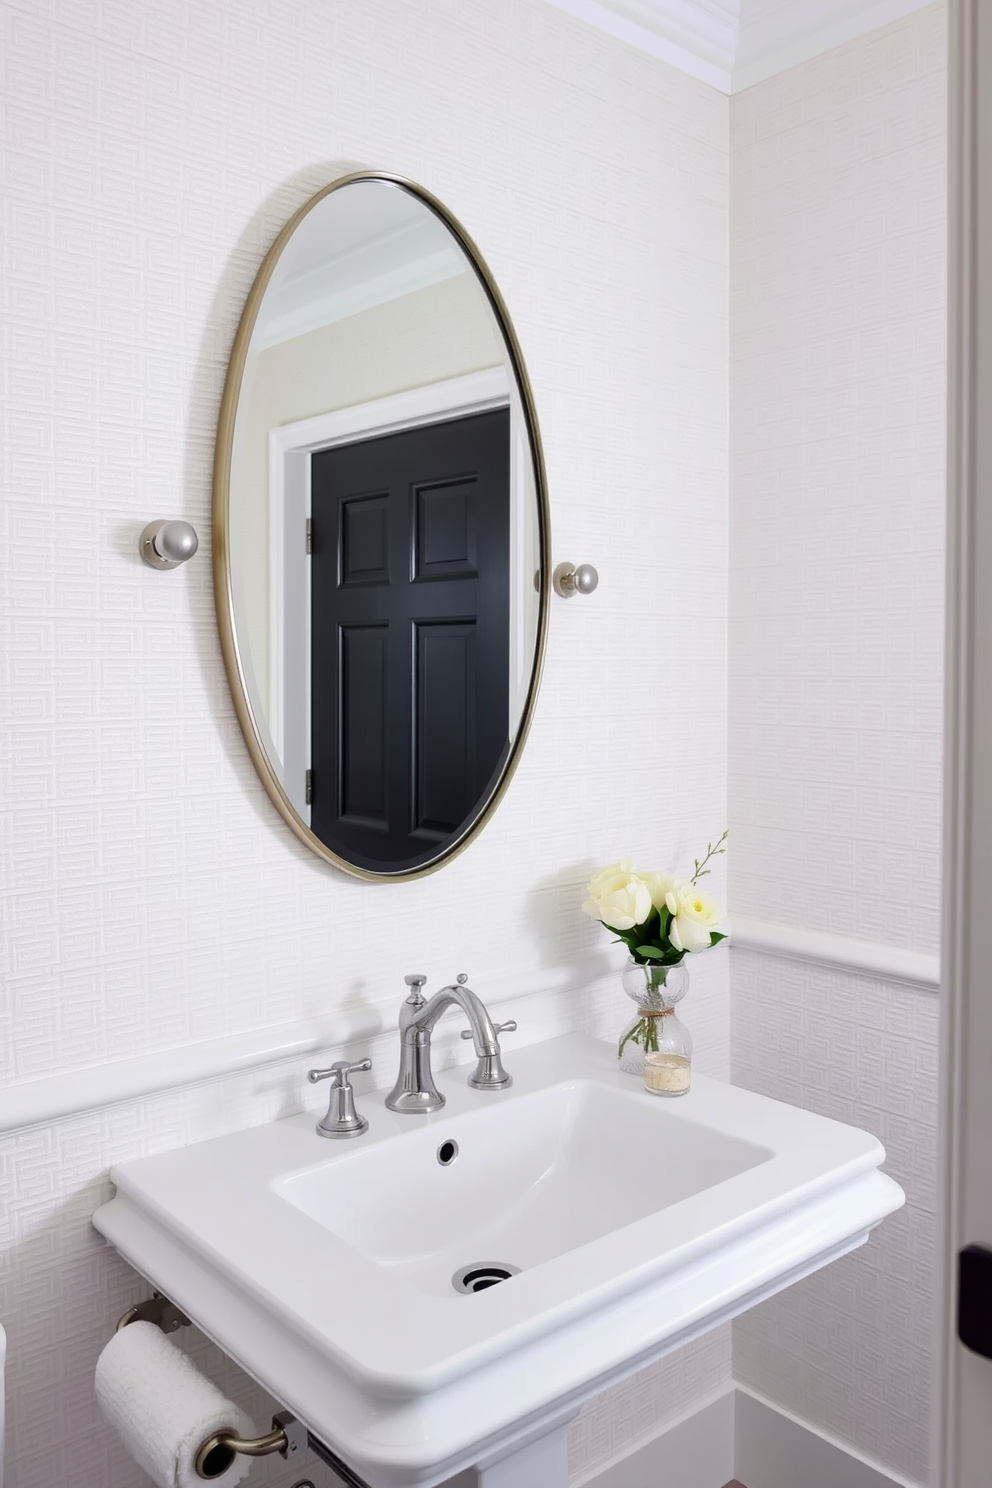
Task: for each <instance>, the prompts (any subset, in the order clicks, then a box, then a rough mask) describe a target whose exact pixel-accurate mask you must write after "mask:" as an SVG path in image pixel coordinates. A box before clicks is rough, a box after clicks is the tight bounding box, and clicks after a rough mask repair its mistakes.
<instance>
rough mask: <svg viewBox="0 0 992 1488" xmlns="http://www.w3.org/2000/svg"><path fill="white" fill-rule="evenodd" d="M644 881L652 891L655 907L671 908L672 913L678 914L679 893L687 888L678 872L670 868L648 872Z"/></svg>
mask: <svg viewBox="0 0 992 1488" xmlns="http://www.w3.org/2000/svg"><path fill="white" fill-rule="evenodd" d="M644 882H645V883H646V884H647V886H648V889H649V891H650V893H651V903H652V904H653V905H654V907H655V909H657V910H661V909H669V910H670V911H671V912H672V914H678V900H679V895H680V894H681V893H682V892H683V890H684V889H685V888H686V884H685V883H683V881H682V879H681V878H679V877H678V875H677V874H675V873H672V872H671V871H670V870H669V869H666V870H665V871H664V872H663V873H646V874H645V875H644Z"/></svg>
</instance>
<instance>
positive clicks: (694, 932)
mask: <svg viewBox="0 0 992 1488" xmlns="http://www.w3.org/2000/svg"><path fill="white" fill-rule="evenodd" d="M721 918H722V916H721V914H720V911H719V910H718V909H717V907H716V905H715V904H714V902H713V900H712V899H711V898H710V897H709V895H707V894H704V893H702V892H701V891H700V890H699V889H697V888H696V886H695V884H687V885H686V886H685V887H684V888H683V890H682V892H681V893H680V895H679V897H678V910H677V913H675V915H674V918H673V919H672V923H671V926H670V928H669V931H668V933H669V935H670V936H671V939H672V945H673V946H674V947H675V949H676V950H677V951H705V950H708V949H709V944H710V932H711V931H713V930H715V929H716V927H717V925H718V924H719V923H720V920H721Z"/></svg>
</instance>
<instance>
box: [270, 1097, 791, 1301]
mask: <svg viewBox="0 0 992 1488" xmlns="http://www.w3.org/2000/svg"><path fill="white" fill-rule="evenodd" d="M667 1105H668V1102H667V1101H662V1100H659V1099H657V1098H654V1097H652V1098H650V1099H649V1100H646V1099H644V1098H642V1097H641V1096H639V1095H638V1094H637V1093H636V1087H635V1089H634V1090H630V1089H621V1090H618V1089H611V1088H609V1087H604V1086H603V1085H601V1084H597V1083H596V1082H595V1081H593V1080H589V1079H586V1080H566V1081H564V1082H563V1083H561V1084H560V1085H555V1086H554V1087H552V1088H551V1089H550V1090H544V1091H541V1092H539V1093H535V1094H531V1095H525V1096H523V1097H522V1098H521V1099H518V1100H516V1101H514V1102H512V1103H508V1104H506V1105H503V1104H502V1103H499V1104H496V1103H494V1102H492V1101H490V1102H489V1105H488V1107H487V1108H486V1109H484V1110H480V1111H476V1112H475V1113H473V1115H472V1116H471V1118H469V1119H465V1120H462V1121H458V1122H456V1123H454V1124H453V1125H452V1126H451V1131H452V1134H453V1135H452V1136H450V1137H448V1138H447V1139H446V1140H447V1141H449V1142H451V1141H454V1142H455V1143H457V1153H456V1154H455V1155H454V1156H451V1157H449V1156H448V1154H447V1153H445V1154H444V1157H445V1158H447V1161H446V1162H445V1161H443V1160H442V1159H440V1158H439V1156H438V1151H439V1148H441V1147H443V1146H444V1140H445V1139H444V1137H443V1134H442V1133H439V1131H438V1129H437V1127H432V1128H430V1129H429V1130H417V1131H413V1132H407V1133H406V1134H405V1136H404V1138H403V1140H402V1141H395V1142H382V1143H380V1144H378V1145H377V1146H374V1147H370V1148H369V1149H368V1150H366V1151H361V1150H359V1144H358V1143H356V1144H355V1148H356V1150H354V1151H353V1152H350V1153H349V1154H348V1157H347V1158H346V1159H345V1160H344V1161H341V1162H336V1163H332V1164H330V1165H325V1164H322V1165H321V1166H319V1167H316V1168H310V1169H308V1170H306V1171H304V1172H301V1173H293V1174H289V1175H287V1176H285V1177H283V1178H280V1179H277V1180H276V1183H275V1185H274V1187H275V1191H276V1193H278V1194H280V1195H281V1196H282V1197H283V1198H285V1199H288V1200H289V1202H290V1203H291V1204H294V1205H295V1206H296V1207H297V1208H298V1209H301V1210H302V1211H303V1213H304V1214H308V1215H309V1216H310V1217H311V1219H314V1220H316V1221H317V1223H318V1224H320V1225H322V1226H323V1227H324V1228H325V1229H327V1230H329V1231H330V1232H331V1233H332V1234H333V1235H336V1236H337V1237H338V1238H339V1239H341V1240H343V1241H345V1242H346V1243H347V1244H348V1245H350V1246H352V1247H353V1248H354V1249H355V1250H356V1251H358V1252H359V1253H360V1254H362V1255H364V1256H366V1257H368V1259H369V1260H371V1261H374V1262H375V1264H376V1265H377V1266H381V1267H382V1268H383V1269H384V1270H385V1271H387V1272H389V1273H390V1274H392V1275H393V1276H396V1277H399V1278H400V1279H401V1280H403V1281H405V1282H407V1283H408V1284H409V1285H411V1286H414V1287H417V1288H418V1289H419V1290H420V1291H423V1292H427V1293H428V1294H429V1295H431V1296H435V1297H446V1298H447V1297H450V1296H451V1293H452V1280H451V1278H452V1275H453V1273H454V1272H456V1271H457V1270H458V1269H459V1268H462V1267H464V1266H465V1265H467V1264H473V1263H476V1264H478V1263H480V1262H481V1263H485V1262H486V1261H487V1260H488V1261H489V1262H491V1261H492V1258H493V1257H500V1258H502V1260H503V1262H505V1263H509V1264H510V1265H511V1266H514V1267H516V1268H519V1269H520V1270H522V1271H530V1270H531V1269H533V1267H535V1266H540V1265H542V1264H543V1263H544V1262H546V1261H551V1260H554V1259H555V1257H557V1256H562V1255H565V1254H566V1253H567V1252H569V1251H574V1250H578V1249H579V1248H580V1247H582V1246H585V1245H588V1244H589V1243H590V1242H592V1241H595V1240H599V1239H601V1238H602V1237H603V1236H604V1235H608V1234H610V1233H611V1232H612V1231H614V1230H623V1229H626V1227H627V1226H628V1225H632V1224H635V1223H636V1222H637V1221H638V1220H643V1219H647V1218H648V1217H649V1216H650V1215H652V1214H659V1213H661V1212H662V1211H663V1210H666V1209H671V1208H672V1207H673V1206H674V1205H677V1204H681V1203H683V1202H684V1201H685V1200H686V1199H690V1198H692V1197H693V1196H694V1195H696V1194H700V1193H702V1192H703V1191H704V1190H705V1189H708V1188H714V1187H715V1186H716V1185H717V1184H719V1183H725V1182H726V1181H727V1180H728V1179H730V1178H736V1177H737V1176H738V1175H740V1174H741V1173H745V1172H747V1171H748V1170H749V1169H751V1168H754V1167H756V1166H757V1165H758V1164H759V1163H763V1162H767V1161H768V1160H769V1159H770V1158H772V1157H774V1155H775V1154H774V1152H773V1151H772V1149H771V1148H770V1147H763V1146H757V1145H755V1144H754V1143H753V1142H747V1141H743V1140H741V1138H740V1137H737V1136H729V1135H726V1134H725V1133H723V1132H720V1131H714V1130H713V1129H711V1128H709V1127H706V1126H703V1125H701V1124H700V1123H699V1122H695V1121H691V1120H687V1119H686V1118H685V1117H681V1116H679V1115H677V1114H676V1113H675V1112H673V1111H670V1110H666V1109H665V1107H666V1106H667ZM449 1122H450V1118H449ZM506 1301H507V1296H506V1294H505V1293H504V1295H503V1297H502V1298H501V1302H502V1304H503V1305H505V1304H506Z"/></svg>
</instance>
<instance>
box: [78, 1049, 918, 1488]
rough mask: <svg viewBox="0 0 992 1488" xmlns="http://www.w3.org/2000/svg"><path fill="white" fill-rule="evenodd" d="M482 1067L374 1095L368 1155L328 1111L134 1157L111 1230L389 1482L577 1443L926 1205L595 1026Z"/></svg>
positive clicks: (131, 1256)
mask: <svg viewBox="0 0 992 1488" xmlns="http://www.w3.org/2000/svg"><path fill="white" fill-rule="evenodd" d="M383 1073H384V1074H386V1073H389V1072H386V1071H384V1072H383ZM466 1073H467V1071H466V1070H465V1069H464V1068H460V1069H456V1070H451V1071H448V1072H447V1074H446V1075H445V1076H442V1077H441V1078H440V1080H439V1084H440V1085H441V1087H442V1088H443V1090H444V1093H445V1095H446V1096H447V1098H448V1104H447V1106H446V1107H445V1108H444V1109H443V1110H442V1111H440V1112H437V1113H436V1114H434V1115H432V1116H422V1115H417V1116H409V1115H397V1114H394V1113H393V1112H390V1111H388V1110H386V1108H385V1106H384V1104H383V1094H384V1093H385V1092H382V1093H380V1094H377V1095H373V1096H371V1097H370V1096H365V1097H362V1098H361V1099H360V1101H359V1105H360V1108H361V1109H362V1111H363V1113H364V1114H365V1115H367V1116H368V1118H369V1123H370V1125H369V1130H368V1132H367V1133H366V1134H365V1135H364V1136H362V1137H361V1138H359V1139H356V1140H355V1141H351V1142H341V1143H338V1142H326V1141H323V1140H322V1139H321V1138H320V1137H318V1136H317V1135H316V1133H315V1131H314V1117H313V1115H312V1114H307V1115H302V1116H293V1117H289V1118H288V1119H286V1120H283V1121H278V1122H274V1123H271V1124H270V1125H267V1126H260V1127H254V1128H251V1129H249V1130H248V1131H244V1132H238V1133H236V1134H234V1135H232V1136H228V1137H221V1138H217V1139H215V1140H213V1141H208V1142H202V1143H199V1144H197V1145H194V1146H191V1147H187V1148H183V1149H181V1150H179V1151H176V1152H168V1153H161V1154H159V1155H157V1156H154V1157H149V1158H144V1159H141V1160H139V1161H137V1162H132V1163H124V1164H122V1165H120V1166H119V1167H116V1168H114V1169H113V1170H112V1173H111V1177H112V1178H113V1180H114V1182H115V1184H116V1185H117V1193H116V1196H115V1198H113V1199H112V1200H111V1201H110V1203H108V1204H106V1205H104V1206H103V1207H102V1208H101V1209H99V1210H98V1211H97V1213H96V1215H95V1217H94V1223H95V1224H96V1226H97V1228H98V1229H99V1230H100V1231H101V1232H102V1233H103V1234H104V1235H105V1236H106V1237H107V1239H108V1240H110V1241H111V1242H112V1243H113V1244H114V1245H115V1246H116V1247H117V1249H118V1250H119V1251H120V1252H121V1254H122V1255H123V1256H124V1257H125V1258H126V1259H127V1260H128V1261H129V1262H130V1263H131V1264H132V1265H133V1266H134V1267H135V1268H136V1269H137V1270H138V1271H140V1272H141V1273H142V1274H143V1275H144V1276H146V1277H147V1278H148V1279H149V1280H150V1281H151V1282H152V1283H153V1284H154V1285H155V1286H156V1287H158V1288H159V1289H160V1290H161V1291H163V1292H164V1293H166V1295H168V1296H169V1297H171V1298H172V1300H173V1301H174V1302H176V1303H177V1304H178V1305H179V1306H180V1307H181V1308H183V1310H184V1311H185V1312H186V1313H187V1314H189V1315H190V1316H191V1317H193V1318H194V1319H195V1320H196V1322H197V1323H198V1324H199V1325H200V1326H201V1327H202V1328H203V1329H204V1331H206V1332H207V1333H209V1334H210V1335H211V1336H212V1337H213V1338H214V1339H215V1340H216V1341H217V1342H218V1343H219V1344H220V1345H221V1347H222V1348H224V1349H225V1351H226V1352H227V1353H229V1354H230V1355H231V1356H232V1357H233V1358H235V1359H236V1360H237V1361H238V1362H239V1363H240V1364H241V1365H242V1367H244V1368H245V1369H247V1370H248V1372H249V1373H251V1374H253V1375H254V1376H255V1377H256V1378H257V1379H258V1380H260V1381H261V1382H262V1383H263V1384H264V1385H265V1386H266V1387H267V1388H268V1389H269V1390H270V1391H271V1392H272V1393H273V1394H274V1395H275V1396H276V1397H277V1398H278V1399H280V1400H281V1401H282V1402H283V1404H285V1405H286V1406H287V1407H288V1408H289V1409H291V1410H292V1411H294V1412H295V1413H296V1414H297V1415H298V1416H299V1418H300V1419H301V1420H302V1421H304V1422H305V1424H306V1425H307V1427H308V1428H309V1430H310V1431H311V1432H312V1433H313V1434H314V1435H315V1436H316V1437H318V1438H320V1439H321V1440H322V1441H324V1442H325V1443H326V1444H327V1445H328V1446H330V1447H331V1448H332V1449H333V1450H334V1451H335V1452H336V1453H338V1455H339V1456H340V1457H341V1458H343V1460H344V1461H346V1462H347V1463H349V1464H350V1465H351V1466H352V1467H354V1468H355V1469H356V1470H357V1471H358V1472H359V1473H361V1474H362V1476H363V1477H364V1478H365V1479H366V1480H367V1481H368V1482H369V1483H370V1484H371V1485H372V1488H398V1485H414V1484H420V1485H424V1488H430V1485H433V1484H437V1483H441V1482H444V1481H446V1480H447V1479H449V1478H452V1477H454V1476H455V1475H456V1474H457V1473H459V1472H461V1471H462V1470H463V1469H465V1468H468V1467H471V1466H472V1465H473V1464H478V1463H479V1462H481V1461H482V1460H484V1459H486V1458H487V1456H488V1457H492V1455H493V1453H497V1455H498V1452H499V1450H501V1444H503V1445H505V1444H506V1443H507V1442H513V1441H517V1440H522V1439H526V1438H527V1434H528V1433H530V1434H531V1436H532V1435H533V1434H534V1432H535V1431H536V1432H540V1431H541V1430H544V1429H550V1427H551V1426H553V1425H554V1423H556V1422H561V1421H562V1420H565V1419H567V1417H568V1416H569V1415H570V1414H573V1413H574V1412H575V1410H577V1409H578V1408H579V1407H580V1406H581V1404H582V1403H583V1402H584V1401H585V1400H586V1399H588V1398H589V1397H590V1396H591V1395H593V1394H594V1393H596V1392H597V1391H598V1390H601V1389H603V1388H605V1387H606V1386H607V1385H609V1384H611V1383H613V1382H614V1381H616V1380H618V1379H620V1378H622V1377H623V1376H624V1375H625V1374H628V1373H631V1372H632V1371H633V1370H635V1369H638V1368H641V1367H643V1366H644V1365H645V1364H647V1363H649V1362H651V1361H652V1360H653V1359H656V1358H658V1357H660V1356H661V1355H662V1354H663V1353H665V1352H667V1351H669V1350H671V1349H673V1348H676V1347H678V1346H679V1345H680V1344H682V1343H684V1342H686V1341H687V1340H688V1339H690V1338H692V1337H695V1336H696V1335H698V1334H699V1333H701V1332H703V1331H705V1330H706V1329H707V1328H709V1327H713V1326H715V1325H716V1324H717V1323H719V1322H722V1321H724V1320H726V1319H727V1318H729V1317H732V1316H733V1315H734V1314H735V1313H737V1312H740V1311H742V1310H743V1309H744V1308H746V1307H748V1306H751V1305H753V1304H754V1303H755V1302H756V1301H759V1300H761V1299H763V1298H764V1297H767V1296H770V1295H771V1294H772V1293H773V1292H775V1291H778V1290H779V1289H780V1288H781V1287H783V1286H786V1285H788V1284H789V1283H790V1282H792V1281H794V1280H796V1279H798V1278H799V1277H800V1276H803V1275H806V1274H808V1273H809V1272H810V1271H812V1270H815V1269H816V1268H817V1267H818V1266H821V1265H823V1264H825V1263H826V1262H827V1261H830V1260H832V1259H834V1258H835V1257H836V1256H838V1255H841V1254H843V1253H844V1252H845V1251H847V1250H850V1249H852V1248H853V1247H854V1246H856V1245H858V1244H860V1243H862V1242H863V1241H864V1240H865V1239H866V1238H867V1236H868V1233H869V1231H870V1230H871V1228H872V1227H873V1226H874V1225H875V1224H877V1223H878V1222H879V1221H880V1220H881V1219H883V1218H884V1217H885V1215H886V1214H889V1213H891V1212H892V1211H893V1210H894V1209H897V1208H898V1207H899V1206H900V1205H901V1204H902V1203H903V1194H902V1191H901V1190H900V1189H899V1188H898V1186H897V1185H896V1184H895V1183H893V1182H892V1180H891V1179H889V1178H888V1177H886V1176H885V1175H884V1174H882V1173H881V1172H879V1170H878V1169H879V1165H880V1163H881V1162H882V1161H883V1160H884V1152H883V1150H882V1148H881V1146H880V1145H879V1143H878V1142H877V1141H876V1139H875V1138H874V1137H872V1136H870V1135H868V1134H867V1133H865V1132H861V1131H857V1130H855V1129H854V1128H852V1127H848V1126H843V1125H840V1124H839V1123H837V1122H833V1121H828V1120H826V1119H825V1118H823V1117H819V1116H815V1115H813V1114H811V1113H810V1112H807V1111H802V1110H797V1109H795V1108H793V1107H789V1106H784V1105H782V1104H780V1103H778V1102H775V1101H771V1100H768V1099H766V1098H764V1097H762V1096H758V1095H755V1094H753V1093H752V1092H750V1091H746V1090H740V1089H737V1088H735V1087H733V1086H730V1085H725V1084H723V1083H721V1082H719V1081H714V1080H707V1079H705V1078H702V1077H698V1076H696V1077H694V1079H693V1088H692V1090H691V1091H690V1092H689V1094H688V1095H686V1096H684V1097H682V1098H680V1099H678V1100H666V1099H662V1098H659V1097H657V1096H653V1095H649V1094H646V1093H645V1092H644V1091H643V1089H642V1088H641V1087H640V1082H639V1081H638V1080H637V1079H635V1078H633V1077H631V1076H629V1075H625V1074H623V1073H622V1072H621V1071H619V1070H618V1069H617V1066H616V1059H615V1055H614V1051H613V1049H612V1048H611V1047H610V1046H609V1045H604V1044H600V1043H597V1042H595V1041H594V1040H592V1039H589V1038H586V1037H584V1036H581V1035H568V1036H567V1037H565V1038H559V1039H554V1040H551V1041H550V1042H548V1043H545V1044H537V1045H533V1046H531V1047H530V1048H527V1049H523V1050H519V1051H516V1052H515V1053H514V1054H513V1058H512V1074H513V1076H514V1085H513V1086H512V1088H511V1089H510V1090H508V1091H504V1092H500V1093H491V1092H480V1091H474V1090H471V1089H469V1088H468V1086H467V1085H466V1083H465V1076H466ZM466 1272H467V1273H468V1281H467V1282H464V1281H463V1283H462V1287H461V1288H458V1287H456V1282H457V1281H458V1280H459V1279H460V1278H464V1277H465V1274H466ZM500 1276H505V1277H506V1279H502V1280H501V1279H499V1277H500ZM476 1288H477V1289H476ZM478 1481H479V1482H482V1481H483V1479H482V1478H481V1477H480V1478H479V1479H478ZM487 1481H488V1480H487ZM494 1481H495V1480H494ZM500 1481H503V1480H500ZM506 1481H508V1482H515V1483H517V1484H520V1485H521V1488H524V1485H525V1483H528V1482H529V1481H530V1480H529V1478H527V1476H526V1474H525V1473H523V1472H517V1473H516V1474H515V1476H513V1475H511V1476H510V1477H509V1478H508V1479H506ZM535 1481H537V1482H549V1481H550V1479H549V1475H548V1472H547V1469H546V1468H544V1467H542V1468H541V1469H540V1471H539V1472H537V1475H536V1477H535ZM562 1481H564V1479H562Z"/></svg>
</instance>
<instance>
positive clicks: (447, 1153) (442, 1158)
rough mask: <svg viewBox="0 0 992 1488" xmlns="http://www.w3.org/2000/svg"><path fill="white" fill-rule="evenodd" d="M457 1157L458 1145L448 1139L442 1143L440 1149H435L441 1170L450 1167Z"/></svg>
mask: <svg viewBox="0 0 992 1488" xmlns="http://www.w3.org/2000/svg"><path fill="white" fill-rule="evenodd" d="M457 1156H458V1143H457V1142H452V1141H451V1139H450V1138H449V1139H448V1141H447V1142H442V1143H441V1145H440V1147H439V1148H438V1149H437V1160H438V1162H439V1163H440V1164H441V1166H442V1168H447V1167H450V1166H451V1164H452V1163H453V1162H454V1160H455V1158H456V1157H457Z"/></svg>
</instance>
